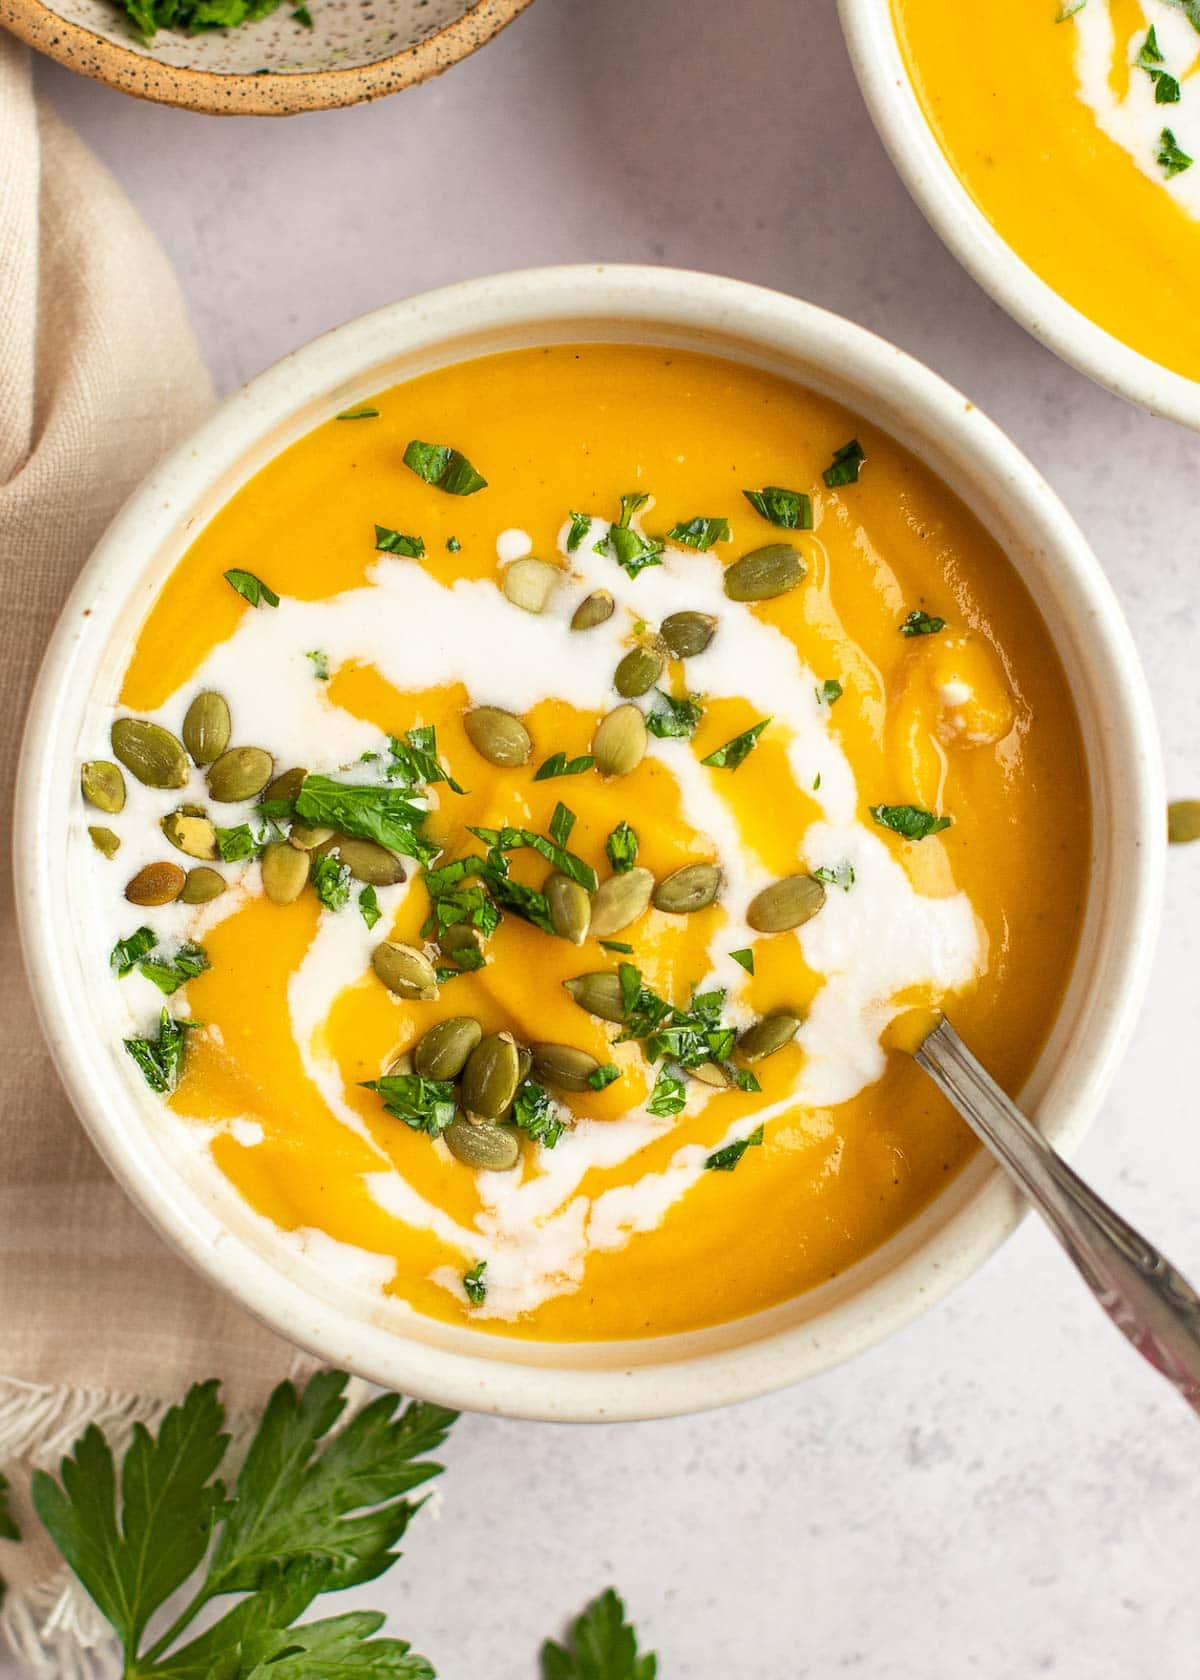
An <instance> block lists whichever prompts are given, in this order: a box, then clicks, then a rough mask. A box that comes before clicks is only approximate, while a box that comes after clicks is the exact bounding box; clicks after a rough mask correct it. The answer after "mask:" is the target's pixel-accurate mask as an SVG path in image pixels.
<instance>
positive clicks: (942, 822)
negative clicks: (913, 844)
mask: <svg viewBox="0 0 1200 1680" xmlns="http://www.w3.org/2000/svg"><path fill="white" fill-rule="evenodd" d="M870 812H871V815H872V816H873V817H874V819H875V821H876V822H877V823H878V824H879V826H880V828H890V829H891V830H892V831H893V833H895V834H899V835H902V836H903V838H904V839H905V840H924V839H926V838H927V836H929V835H930V834H940V833H941V831H942V829H944V828H949V827H950V818H949V817H935V816H934V815H933V813H932V811H923V810H922V809H921V807H920V806H919V805H872V806H871V807H870Z"/></svg>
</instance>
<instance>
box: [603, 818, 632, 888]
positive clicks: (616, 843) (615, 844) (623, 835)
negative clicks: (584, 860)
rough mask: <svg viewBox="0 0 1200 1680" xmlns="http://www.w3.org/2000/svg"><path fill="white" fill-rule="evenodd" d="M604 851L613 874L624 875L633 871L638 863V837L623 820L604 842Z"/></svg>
mask: <svg viewBox="0 0 1200 1680" xmlns="http://www.w3.org/2000/svg"><path fill="white" fill-rule="evenodd" d="M604 850H605V853H606V855H607V857H608V861H609V863H611V864H612V867H613V874H614V875H624V873H625V871H626V870H627V869H632V868H633V866H634V864H635V863H636V862H637V855H638V838H637V835H636V834H635V833H634V831H633V829H631V828H630V826H629V824H628V823H627V822H625V821H623V820H622V821H621V822H619V823H618V824H617V826H616V828H614V829H613V831H612V833H611V834H610V835H609V837H608V839H607V840H606V841H605V842H604Z"/></svg>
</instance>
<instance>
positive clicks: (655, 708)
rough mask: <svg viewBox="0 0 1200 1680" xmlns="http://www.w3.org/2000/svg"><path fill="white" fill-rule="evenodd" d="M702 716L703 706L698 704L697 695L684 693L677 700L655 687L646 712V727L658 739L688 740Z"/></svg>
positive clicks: (698, 698)
mask: <svg viewBox="0 0 1200 1680" xmlns="http://www.w3.org/2000/svg"><path fill="white" fill-rule="evenodd" d="M703 716H704V707H703V706H702V705H701V704H700V697H699V695H697V694H685V695H684V696H683V698H682V699H681V700H677V699H676V698H675V696H674V695H672V694H664V693H663V691H662V689H661V688H656V689H655V690H654V698H653V700H652V701H651V704H650V710H649V711H648V712H647V714H646V728H647V729H648V730H649V731H650V733H651V735H657V736H658V738H659V740H660V741H662V740H668V739H673V738H679V739H682V740H688V739H690V737H691V736H692V735H694V734H695V732H696V725H697V724H698V723H699V722H700V719H701V718H702V717H703Z"/></svg>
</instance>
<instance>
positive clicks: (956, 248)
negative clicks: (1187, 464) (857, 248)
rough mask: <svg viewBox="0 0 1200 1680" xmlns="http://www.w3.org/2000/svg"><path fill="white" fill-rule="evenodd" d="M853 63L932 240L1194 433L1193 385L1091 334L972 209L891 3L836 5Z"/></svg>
mask: <svg viewBox="0 0 1200 1680" xmlns="http://www.w3.org/2000/svg"><path fill="white" fill-rule="evenodd" d="M838 10H839V12H840V14H841V20H842V28H843V30H844V32H845V36H846V45H847V47H848V48H849V52H850V62H851V63H852V64H853V66H854V72H855V75H856V76H857V77H858V82H859V86H860V87H861V89H862V92H863V98H864V99H865V100H866V102H867V109H868V110H869V111H870V113H871V116H872V119H873V120H874V123H875V127H876V128H877V129H878V130H879V136H880V139H881V140H882V141H883V143H884V145H885V146H886V147H887V150H888V152H889V154H890V156H891V159H892V162H893V163H894V164H895V165H896V168H897V170H898V171H899V172H900V175H901V177H902V179H903V181H904V183H905V185H906V186H907V188H908V190H909V192H910V193H911V194H912V195H913V197H914V198H915V199H916V201H917V204H918V205H919V206H920V208H921V209H922V210H923V211H924V213H925V216H926V218H927V219H928V221H929V224H930V226H931V227H932V228H933V230H934V232H935V233H937V234H938V235H939V236H940V238H941V239H942V240H943V241H944V242H945V244H946V245H947V246H948V247H949V248H950V250H951V251H952V252H953V253H954V255H955V256H956V257H957V258H958V260H959V262H960V263H962V265H963V267H964V268H965V269H967V271H968V272H969V273H970V274H972V275H973V276H974V278H975V279H976V280H977V281H978V282H979V284H980V285H981V286H982V287H983V288H984V290H985V291H987V292H990V293H991V295H992V297H994V298H995V300H996V302H997V303H998V304H999V305H1000V307H1001V308H1002V309H1006V310H1007V311H1008V313H1009V314H1010V315H1011V316H1012V317H1013V319H1014V320H1016V321H1019V322H1020V324H1021V325H1022V326H1023V327H1025V328H1026V329H1027V330H1028V331H1029V332H1031V333H1033V335H1034V336H1035V338H1040V339H1041V341H1042V343H1043V344H1045V345H1048V346H1049V348H1050V349H1051V350H1053V351H1055V353H1056V354H1057V355H1059V356H1061V357H1062V358H1063V360H1064V361H1066V362H1070V363H1071V364H1072V366H1073V367H1077V368H1078V369H1079V371H1080V372H1081V373H1086V374H1087V376H1088V377H1089V379H1094V380H1095V381H1096V383H1097V384H1099V385H1106V386H1107V387H1108V389H1109V390H1110V391H1115V392H1116V393H1117V395H1118V396H1120V397H1125V398H1126V399H1127V400H1128V401H1129V402H1133V403H1137V404H1138V405H1139V407H1141V408H1146V409H1149V411H1150V413H1151V414H1157V415H1161V416H1162V417H1163V418H1165V419H1168V420H1178V421H1180V422H1181V424H1183V425H1185V426H1192V427H1194V428H1196V429H1197V430H1200V383H1197V382H1196V381H1195V380H1191V379H1185V378H1184V376H1183V375H1182V374H1179V373H1172V372H1171V370H1170V369H1169V368H1165V367H1163V366H1161V364H1160V363H1158V362H1154V361H1151V360H1150V358H1149V357H1148V356H1143V355H1142V354H1141V352H1140V351H1137V350H1134V349H1131V348H1130V346H1129V345H1128V344H1123V343H1122V342H1121V340H1120V339H1119V338H1114V337H1113V335H1112V333H1109V332H1106V331H1105V330H1104V328H1103V327H1098V326H1097V325H1096V323H1095V322H1094V321H1091V320H1089V319H1088V317H1087V316H1086V315H1084V314H1082V313H1081V312H1080V311H1079V310H1078V309H1076V308H1075V307H1074V305H1073V304H1070V303H1068V302H1067V300H1066V299H1065V298H1064V297H1062V296H1061V295H1060V293H1058V292H1056V291H1055V290H1054V289H1053V287H1051V286H1048V285H1047V284H1046V282H1045V281H1044V280H1043V279H1041V278H1040V276H1038V275H1037V274H1035V273H1034V271H1033V269H1032V268H1030V267H1029V265H1028V264H1027V263H1026V262H1025V261H1024V260H1023V258H1021V257H1019V256H1018V255H1017V253H1016V251H1014V250H1013V248H1012V246H1011V245H1009V244H1008V243H1007V242H1006V241H1005V240H1003V239H1002V238H1001V237H1000V235H999V234H998V233H997V232H996V229H995V228H994V227H993V226H992V224H991V222H989V221H988V219H987V217H986V216H985V215H984V213H983V211H982V210H981V209H980V208H979V206H978V205H977V204H976V203H975V200H974V199H973V198H972V197H971V195H970V193H969V192H968V191H967V189H966V187H964V186H963V184H962V182H961V181H960V180H959V177H958V175H957V174H956V173H955V170H954V168H953V166H952V164H951V163H950V160H949V159H948V158H947V156H946V154H945V152H943V150H942V148H941V146H940V145H939V144H938V141H937V138H936V136H935V135H934V133H933V131H932V129H931V128H930V127H929V124H928V123H927V122H926V120H925V113H924V112H923V111H922V109H921V105H920V101H919V100H918V98H917V94H916V89H915V88H914V87H913V84H912V81H911V78H910V77H909V74H908V69H907V67H906V65H905V62H904V57H903V54H902V53H901V50H900V42H899V39H898V37H897V34H896V28H895V23H894V21H893V18H892V9H891V3H890V0H838Z"/></svg>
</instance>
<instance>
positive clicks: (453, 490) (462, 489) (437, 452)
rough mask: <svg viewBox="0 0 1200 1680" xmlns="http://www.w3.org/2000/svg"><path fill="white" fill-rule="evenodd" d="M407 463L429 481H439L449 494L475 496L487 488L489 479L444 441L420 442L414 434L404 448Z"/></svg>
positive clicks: (419, 475) (407, 465) (405, 462)
mask: <svg viewBox="0 0 1200 1680" xmlns="http://www.w3.org/2000/svg"><path fill="white" fill-rule="evenodd" d="M404 465H405V466H406V467H409V468H411V469H412V471H413V472H415V473H416V475H417V477H418V478H423V479H424V480H425V482H426V484H433V485H436V486H437V488H438V489H439V490H444V491H445V492H446V494H447V495H448V496H473V495H474V494H475V492H476V491H477V490H486V489H487V479H486V478H484V477H483V475H482V473H477V472H476V471H475V468H474V467H473V466H472V465H471V463H470V461H468V460H467V458H466V456H465V455H463V454H460V453H459V451H458V450H457V449H451V448H450V447H449V445H447V444H444V443H421V442H420V441H419V439H417V438H414V439H413V440H412V442H411V443H410V444H409V446H408V448H407V449H406V450H405V451H404Z"/></svg>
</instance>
